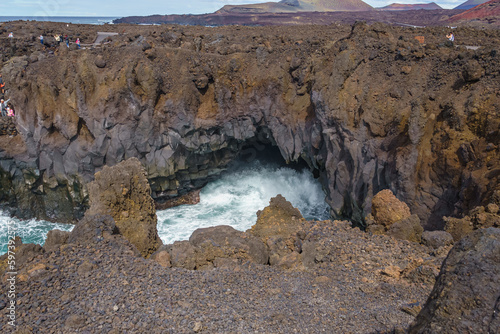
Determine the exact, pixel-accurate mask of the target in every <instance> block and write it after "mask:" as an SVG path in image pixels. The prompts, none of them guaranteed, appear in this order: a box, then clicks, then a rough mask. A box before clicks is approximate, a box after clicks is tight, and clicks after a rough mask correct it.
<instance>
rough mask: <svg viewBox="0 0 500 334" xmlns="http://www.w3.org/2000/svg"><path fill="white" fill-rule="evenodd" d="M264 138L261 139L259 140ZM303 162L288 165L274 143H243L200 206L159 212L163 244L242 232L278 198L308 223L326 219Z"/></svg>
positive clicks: (320, 194)
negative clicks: (217, 230) (207, 232)
mask: <svg viewBox="0 0 500 334" xmlns="http://www.w3.org/2000/svg"><path fill="white" fill-rule="evenodd" d="M262 138H264V139H262ZM318 175H319V171H317V170H314V169H311V168H310V167H309V165H308V164H307V163H306V161H304V160H303V159H299V161H297V162H287V161H285V159H284V158H283V156H282V154H281V152H280V149H279V148H278V146H276V144H275V142H274V140H273V139H272V138H269V137H268V136H265V137H263V136H256V137H254V138H252V139H250V140H247V141H246V142H245V143H244V145H242V146H241V149H240V150H239V152H238V155H237V156H236V158H235V159H234V160H233V161H232V162H231V163H229V164H228V166H227V168H226V169H225V171H224V172H222V173H221V174H220V175H219V177H218V178H216V179H215V180H213V181H210V182H209V183H208V184H206V185H205V186H204V187H203V188H202V189H201V192H200V202H199V203H198V204H194V205H180V206H176V207H172V208H169V209H166V210H158V211H157V216H158V233H159V235H160V238H161V239H162V241H163V242H164V243H165V244H171V243H173V242H174V241H181V240H187V239H189V237H190V236H191V234H192V232H194V230H196V229H198V228H204V227H212V226H217V225H230V226H232V227H233V228H235V229H237V230H240V231H246V230H247V229H249V228H251V227H252V225H254V224H255V223H256V221H257V211H258V210H262V209H264V208H265V207H266V206H268V205H269V201H270V199H271V198H272V197H275V196H276V195H278V194H281V195H283V196H284V197H285V198H286V199H287V200H288V201H289V202H291V203H292V205H293V206H294V207H296V208H298V209H299V210H300V212H301V213H302V215H303V216H304V217H305V218H306V219H308V220H312V219H317V220H325V219H329V218H330V207H329V206H328V204H327V203H326V202H325V193H324V191H323V188H322V185H321V183H320V181H319V178H318Z"/></svg>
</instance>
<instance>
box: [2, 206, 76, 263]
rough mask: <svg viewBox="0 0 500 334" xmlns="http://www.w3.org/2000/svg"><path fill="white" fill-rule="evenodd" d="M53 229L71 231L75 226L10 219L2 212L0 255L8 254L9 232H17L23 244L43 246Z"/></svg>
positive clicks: (34, 220)
mask: <svg viewBox="0 0 500 334" xmlns="http://www.w3.org/2000/svg"><path fill="white" fill-rule="evenodd" d="M53 229H59V230H63V231H71V230H72V229H73V225H71V224H58V223H50V222H47V221H43V220H36V219H30V220H22V221H21V220H19V219H17V218H10V217H9V216H7V215H6V214H5V213H4V212H2V211H0V231H1V234H0V254H4V253H6V252H7V243H8V235H9V230H16V235H17V236H20V237H21V238H22V240H23V243H26V244H27V243H35V244H40V245H43V244H44V243H45V238H47V232H48V231H50V230H53Z"/></svg>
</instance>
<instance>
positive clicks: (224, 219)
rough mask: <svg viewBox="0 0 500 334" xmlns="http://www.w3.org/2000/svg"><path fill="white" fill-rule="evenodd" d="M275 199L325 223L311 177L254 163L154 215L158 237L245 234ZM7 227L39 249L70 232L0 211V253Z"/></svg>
mask: <svg viewBox="0 0 500 334" xmlns="http://www.w3.org/2000/svg"><path fill="white" fill-rule="evenodd" d="M277 194H281V195H283V196H285V198H286V199H287V200H288V201H290V202H291V203H292V204H293V205H294V206H295V207H296V208H298V209H299V210H300V212H301V213H302V215H303V216H304V217H306V218H308V219H319V220H323V219H328V218H329V208H328V205H327V204H326V203H325V200H324V199H325V195H324V193H323V190H322V188H321V185H320V183H319V181H318V180H316V179H314V178H313V176H312V174H311V172H309V171H308V170H302V171H298V170H295V169H292V168H286V167H279V166H278V165H275V164H270V163H267V164H264V163H262V162H259V161H258V160H255V161H253V162H252V163H249V164H245V165H244V166H240V167H236V168H234V169H233V170H231V171H230V172H227V173H225V174H223V175H222V177H221V178H220V179H219V180H217V181H214V182H211V183H209V184H208V185H207V186H205V187H204V188H203V189H202V191H201V193H200V203H199V204H196V205H181V206H178V207H175V208H170V209H167V210H161V211H158V212H157V216H158V233H159V235H160V238H161V239H162V241H163V242H164V243H165V244H169V243H173V242H174V241H176V240H187V239H189V237H190V236H191V234H192V233H193V231H194V230H196V229H197V228H200V227H210V226H216V225H231V226H233V227H234V228H235V229H237V230H240V231H245V230H247V229H249V228H250V227H252V225H253V224H255V222H256V221H257V215H256V213H257V211H258V210H262V209H264V208H265V207H266V206H268V205H269V200H270V199H271V197H274V196H276V195H277ZM9 228H16V229H17V233H16V235H18V236H20V237H21V238H22V239H23V242H24V243H37V244H41V245H43V243H44V242H45V238H46V237H47V232H48V231H50V230H52V229H60V230H64V231H70V230H71V229H72V228H73V225H68V224H55V223H50V222H46V221H40V220H34V219H32V220H28V221H19V220H17V219H13V218H10V217H8V216H6V215H5V214H4V213H2V212H0V231H1V235H0V247H1V248H0V254H4V253H5V252H6V251H7V242H8V240H7V235H8V230H9Z"/></svg>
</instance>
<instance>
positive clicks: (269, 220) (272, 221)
mask: <svg viewBox="0 0 500 334" xmlns="http://www.w3.org/2000/svg"><path fill="white" fill-rule="evenodd" d="M304 223H305V219H304V217H302V214H301V213H300V211H299V210H298V209H297V208H294V207H293V206H292V204H291V203H290V202H289V201H287V200H286V199H285V198H284V197H283V196H281V195H277V196H276V197H273V198H271V200H270V201H269V206H267V207H266V208H264V210H262V211H260V210H259V211H258V212H257V222H256V223H255V225H253V226H252V228H250V229H249V230H248V231H247V232H249V233H251V234H253V235H254V236H256V237H258V238H260V239H261V240H262V241H263V242H264V243H265V244H266V245H267V247H268V248H269V252H270V254H269V263H270V264H271V265H276V264H279V263H282V258H283V257H286V256H289V255H290V253H293V252H298V253H300V252H301V249H300V243H301V242H300V239H299V238H298V236H297V233H298V232H299V231H300V230H301V228H302V227H303V225H304ZM292 258H293V259H295V260H297V259H299V258H298V257H297V256H294V257H292ZM289 260H290V258H289V259H288V260H287V261H286V262H287V263H288V264H286V265H285V267H295V266H296V265H290V263H289V262H290V261H289Z"/></svg>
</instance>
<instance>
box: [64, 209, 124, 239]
mask: <svg viewBox="0 0 500 334" xmlns="http://www.w3.org/2000/svg"><path fill="white" fill-rule="evenodd" d="M117 233H118V229H117V228H116V224H115V221H114V220H113V218H112V217H111V216H109V215H90V214H86V215H85V217H84V218H83V219H82V220H80V221H79V222H78V223H77V224H76V225H75V227H74V228H73V230H72V231H71V232H70V234H69V236H68V239H67V243H68V244H82V245H86V244H91V243H95V242H100V241H102V240H103V239H104V238H105V237H106V236H109V235H113V234H117Z"/></svg>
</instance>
